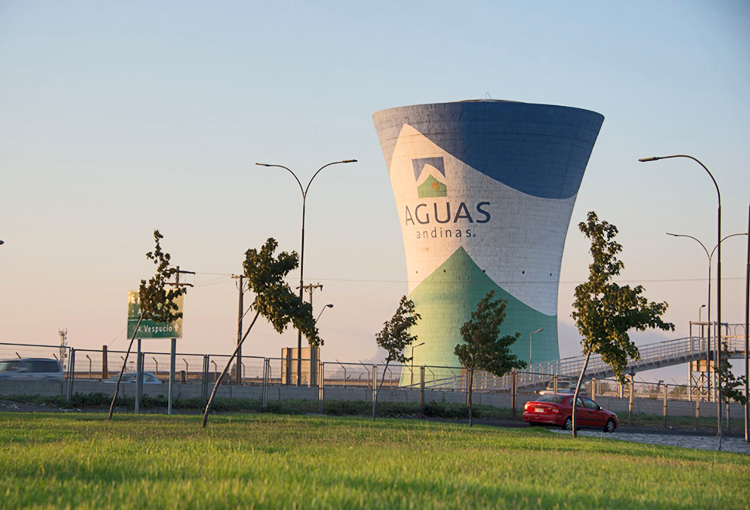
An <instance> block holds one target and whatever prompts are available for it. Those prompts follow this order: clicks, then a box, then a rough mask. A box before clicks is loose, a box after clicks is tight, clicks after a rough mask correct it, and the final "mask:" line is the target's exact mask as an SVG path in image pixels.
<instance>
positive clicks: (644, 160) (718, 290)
mask: <svg viewBox="0 0 750 510" xmlns="http://www.w3.org/2000/svg"><path fill="white" fill-rule="evenodd" d="M672 158H687V159H692V160H693V161H695V162H696V163H698V164H699V165H700V166H702V167H703V169H704V170H705V171H706V173H707V174H708V176H709V177H710V178H711V181H713V183H714V187H715V188H716V198H717V201H718V208H717V210H716V227H717V229H716V230H717V231H716V246H717V247H718V249H719V251H718V255H719V259H718V260H717V261H716V315H717V321H718V323H719V335H718V337H719V349H717V350H716V352H717V356H716V363H717V366H718V365H719V364H720V363H721V240H722V239H721V191H719V185H718V184H717V183H716V179H714V176H713V174H712V173H711V171H710V170H709V169H708V168H707V167H706V165H704V164H703V163H701V162H700V161H699V160H698V159H696V158H694V157H693V156H689V155H687V154H673V155H671V156H654V157H651V158H641V159H639V160H638V161H640V162H641V163H648V162H650V161H659V160H660V159H672ZM718 389H719V394H721V377H719V387H718ZM716 405H717V421H718V431H717V434H716V435H717V437H718V438H719V449H721V402H720V399H717V404H716Z"/></svg>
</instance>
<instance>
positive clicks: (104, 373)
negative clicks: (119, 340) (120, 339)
mask: <svg viewBox="0 0 750 510" xmlns="http://www.w3.org/2000/svg"><path fill="white" fill-rule="evenodd" d="M107 379H109V367H108V366H107V346H106V345H102V381H106V380H107Z"/></svg>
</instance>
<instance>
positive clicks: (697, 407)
mask: <svg viewBox="0 0 750 510" xmlns="http://www.w3.org/2000/svg"><path fill="white" fill-rule="evenodd" d="M700 419H701V399H700V398H696V399H695V430H698V425H699V423H700Z"/></svg>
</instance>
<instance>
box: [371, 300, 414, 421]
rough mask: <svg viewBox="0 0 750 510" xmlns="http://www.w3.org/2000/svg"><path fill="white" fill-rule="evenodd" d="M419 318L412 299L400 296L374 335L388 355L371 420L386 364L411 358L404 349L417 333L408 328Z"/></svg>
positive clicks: (405, 361) (374, 413)
mask: <svg viewBox="0 0 750 510" xmlns="http://www.w3.org/2000/svg"><path fill="white" fill-rule="evenodd" d="M421 318H422V317H421V316H420V315H419V314H418V313H417V312H416V311H415V307H414V301H412V300H411V299H407V298H406V296H402V297H401V301H400V302H399V304H398V309H396V313H394V314H393V317H391V319H390V320H389V321H387V322H384V323H383V329H382V330H381V331H380V333H378V334H377V335H375V342H376V343H377V344H378V346H379V347H381V348H383V349H385V350H386V352H387V353H388V355H387V356H386V358H385V368H384V369H383V375H382V377H381V379H380V384H379V385H378V389H377V391H376V392H375V399H374V400H373V401H372V419H373V421H375V416H376V414H377V404H378V395H379V394H380V390H381V389H382V388H383V383H384V382H385V373H386V371H387V370H388V364H389V363H390V362H391V361H395V362H398V363H408V362H410V361H411V360H412V358H411V357H407V356H405V355H404V350H405V349H406V347H407V346H409V345H411V344H413V343H414V342H415V341H416V340H417V335H411V334H410V330H411V327H412V326H414V325H416V324H417V321H418V320H419V319H421Z"/></svg>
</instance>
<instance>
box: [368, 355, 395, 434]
mask: <svg viewBox="0 0 750 510" xmlns="http://www.w3.org/2000/svg"><path fill="white" fill-rule="evenodd" d="M390 362H391V360H388V359H387V360H385V368H384V369H383V375H382V377H381V378H380V384H379V385H378V389H377V391H376V392H375V400H373V401H372V421H375V416H376V414H377V405H378V396H379V395H380V390H381V389H383V383H384V382H385V373H386V372H387V371H388V363H390Z"/></svg>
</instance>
